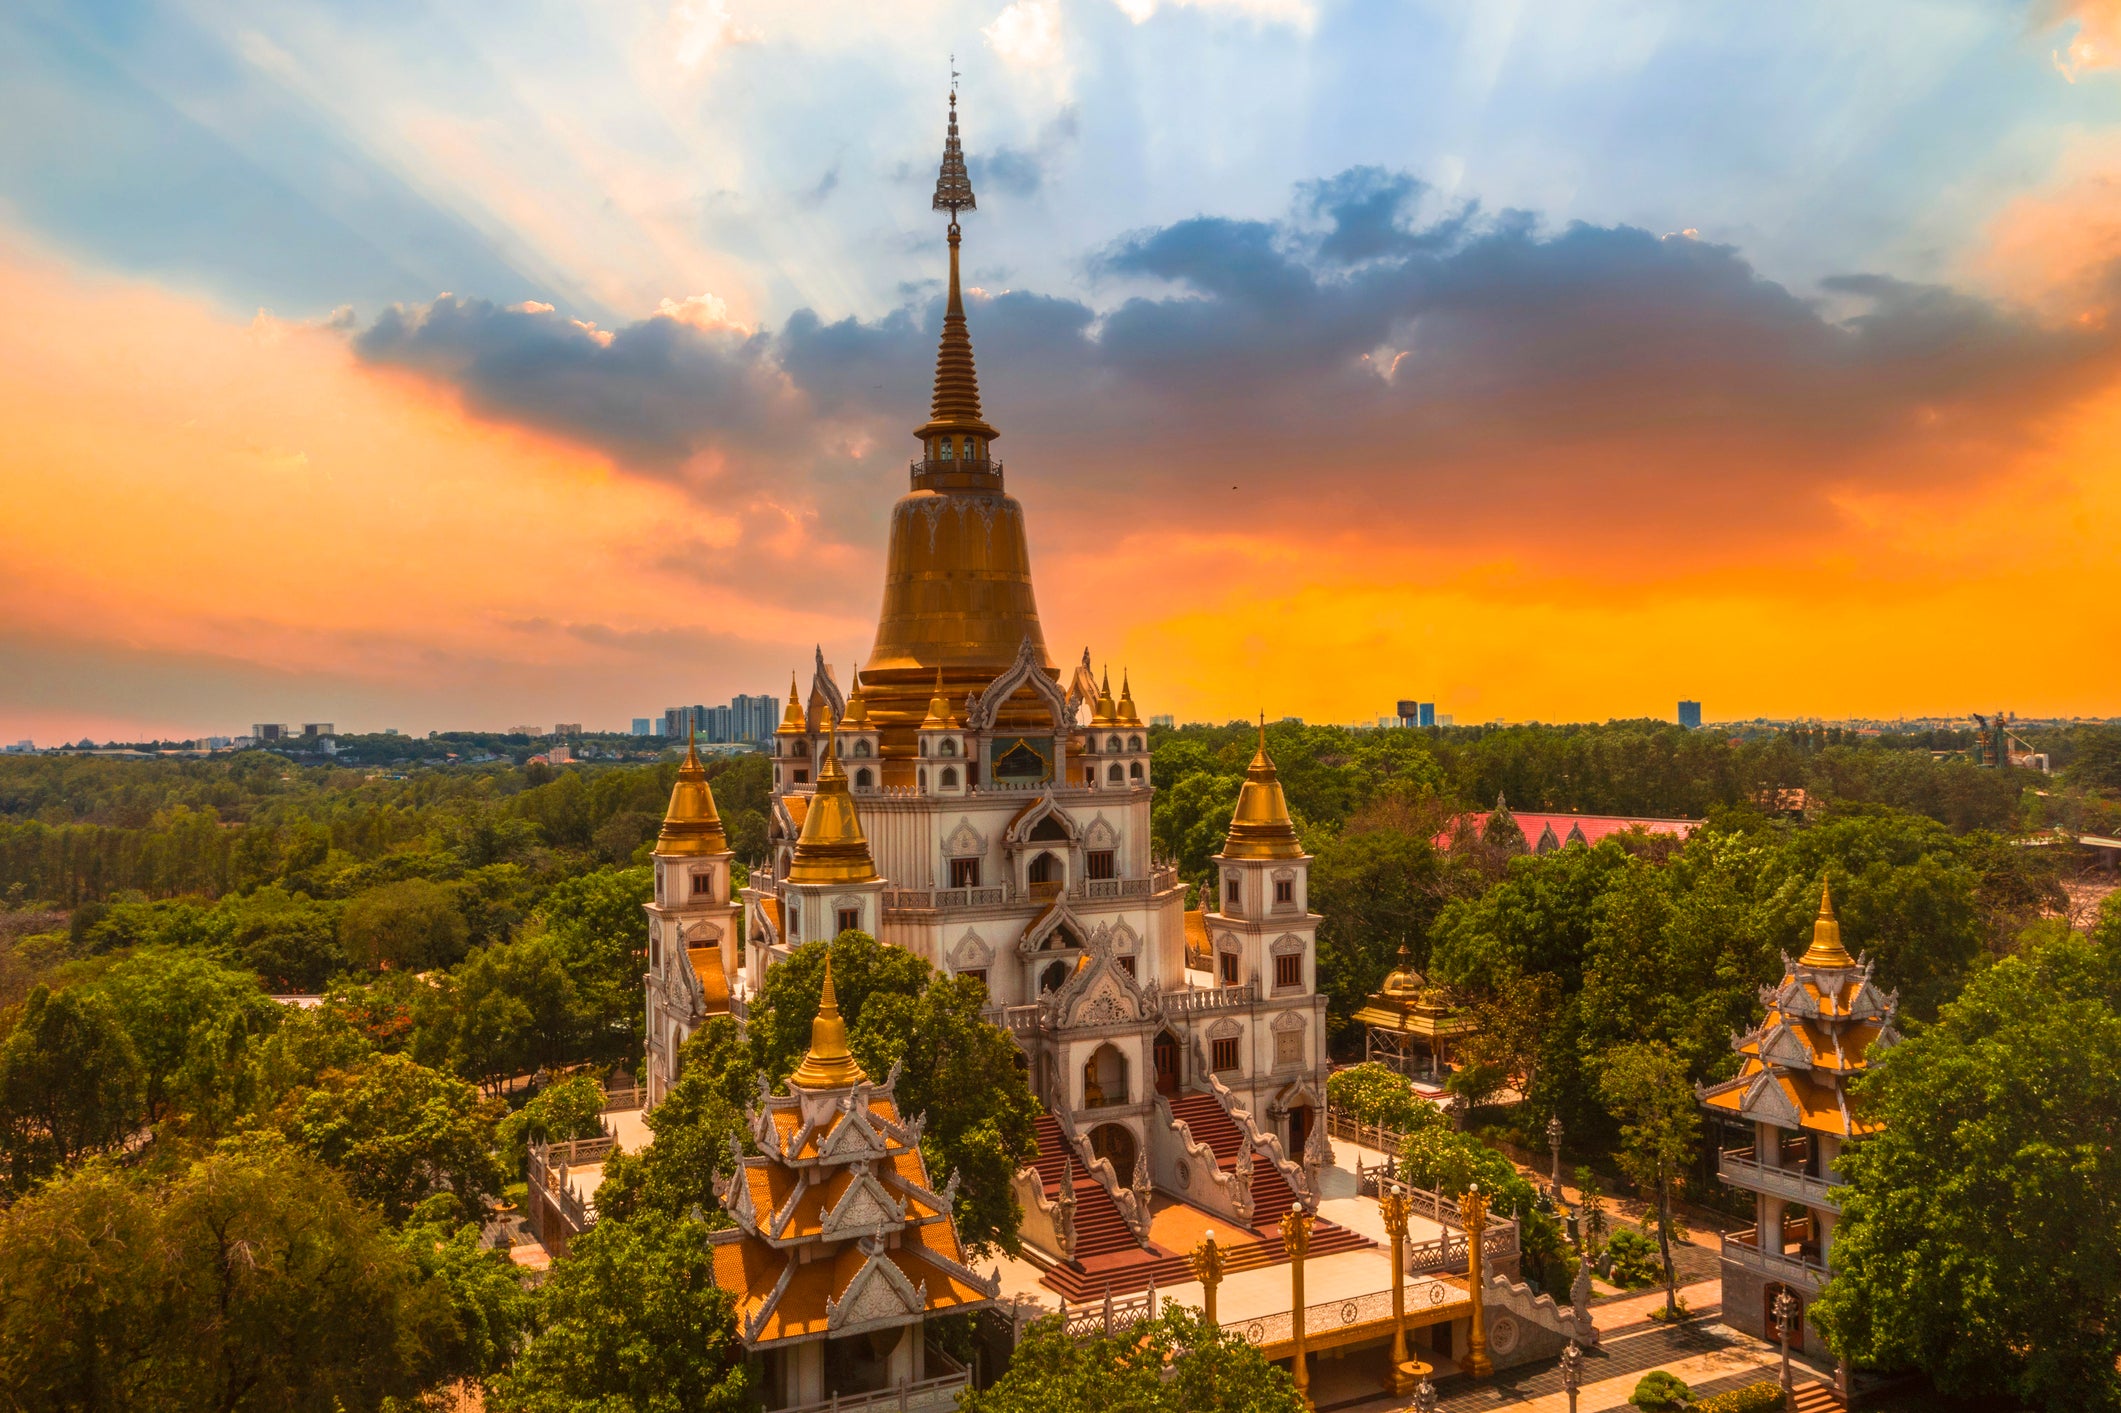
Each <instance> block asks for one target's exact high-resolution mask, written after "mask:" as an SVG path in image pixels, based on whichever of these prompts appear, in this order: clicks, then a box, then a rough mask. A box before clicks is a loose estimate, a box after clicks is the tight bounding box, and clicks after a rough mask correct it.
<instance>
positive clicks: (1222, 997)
mask: <svg viewBox="0 0 2121 1413" xmlns="http://www.w3.org/2000/svg"><path fill="white" fill-rule="evenodd" d="M1156 1000H1157V1004H1159V1005H1161V1006H1162V1007H1163V1008H1164V1014H1165V1015H1166V1016H1167V1017H1170V1018H1171V1019H1173V1020H1175V1019H1177V1018H1178V1017H1180V1016H1204V1015H1212V1014H1214V1013H1215V1012H1217V1011H1241V1010H1244V1009H1246V1008H1247V1007H1251V1006H1256V1005H1258V1004H1259V983H1258V982H1256V981H1247V982H1244V983H1242V984H1240V985H1237V986H1214V987H1197V986H1181V987H1174V988H1173V989H1171V990H1169V991H1163V992H1159V993H1158V994H1157V998H1156Z"/></svg>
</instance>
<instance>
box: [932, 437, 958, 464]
mask: <svg viewBox="0 0 2121 1413" xmlns="http://www.w3.org/2000/svg"><path fill="white" fill-rule="evenodd" d="M956 446H957V441H956V439H955V438H953V437H943V438H941V439H940V440H938V441H937V442H936V444H935V450H936V454H937V455H939V456H940V457H941V458H942V459H943V460H945V461H948V460H950V458H951V453H952V450H953V448H955V447H956Z"/></svg>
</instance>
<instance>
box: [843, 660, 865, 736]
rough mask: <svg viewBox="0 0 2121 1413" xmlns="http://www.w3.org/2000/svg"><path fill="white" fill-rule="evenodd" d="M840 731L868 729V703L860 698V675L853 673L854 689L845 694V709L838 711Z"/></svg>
mask: <svg viewBox="0 0 2121 1413" xmlns="http://www.w3.org/2000/svg"><path fill="white" fill-rule="evenodd" d="M840 729H841V730H842V731H866V730H868V729H869V703H868V702H866V701H864V700H863V699H862V675H861V673H859V672H857V673H855V674H854V690H853V691H852V692H850V693H849V694H848V696H847V709H846V710H845V711H844V712H842V713H840Z"/></svg>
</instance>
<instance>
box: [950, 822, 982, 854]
mask: <svg viewBox="0 0 2121 1413" xmlns="http://www.w3.org/2000/svg"><path fill="white" fill-rule="evenodd" d="M943 852H944V853H945V854H947V855H949V856H950V857H952V858H959V859H964V858H972V857H975V856H977V855H980V854H984V853H986V852H987V836H986V835H984V834H982V833H980V832H979V831H978V830H977V829H974V828H973V827H972V821H971V820H969V819H963V818H960V819H959V820H958V822H957V828H955V829H953V830H951V831H950V833H949V834H948V835H946V836H945V837H944V839H943Z"/></svg>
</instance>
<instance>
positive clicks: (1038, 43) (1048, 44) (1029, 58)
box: [980, 0, 1061, 68]
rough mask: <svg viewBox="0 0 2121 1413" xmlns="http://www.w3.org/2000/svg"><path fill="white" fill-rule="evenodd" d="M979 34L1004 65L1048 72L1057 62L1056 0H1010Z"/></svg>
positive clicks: (1058, 25)
mask: <svg viewBox="0 0 2121 1413" xmlns="http://www.w3.org/2000/svg"><path fill="white" fill-rule="evenodd" d="M980 33H981V34H983V35H985V36H986V37H987V47H988V48H990V49H992V50H993V51H994V52H995V54H996V55H997V56H998V57H999V58H1000V59H1001V60H1002V61H1003V62H1004V63H1009V64H1020V65H1024V66H1026V67H1030V68H1048V67H1050V66H1052V65H1054V64H1057V63H1059V62H1060V59H1061V25H1060V4H1059V0H1013V3H1011V4H1010V6H1009V8H1008V9H1006V10H1004V11H1002V12H1001V13H1000V14H999V15H997V16H995V17H994V23H993V24H991V25H988V26H987V27H986V28H984V29H982V30H981V31H980Z"/></svg>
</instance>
